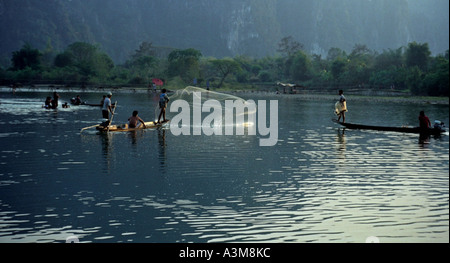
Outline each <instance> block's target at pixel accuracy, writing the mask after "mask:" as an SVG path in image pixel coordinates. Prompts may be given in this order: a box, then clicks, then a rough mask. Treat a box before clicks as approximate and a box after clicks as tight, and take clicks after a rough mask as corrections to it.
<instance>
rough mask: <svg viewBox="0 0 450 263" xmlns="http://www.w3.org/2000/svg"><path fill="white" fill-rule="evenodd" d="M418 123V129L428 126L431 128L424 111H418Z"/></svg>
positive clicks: (424, 128)
mask: <svg viewBox="0 0 450 263" xmlns="http://www.w3.org/2000/svg"><path fill="white" fill-rule="evenodd" d="M419 125H420V129H423V130H426V129H428V128H431V122H430V119H429V118H428V116H427V115H425V112H424V111H421V112H420V113H419Z"/></svg>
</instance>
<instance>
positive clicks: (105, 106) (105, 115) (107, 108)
mask: <svg viewBox="0 0 450 263" xmlns="http://www.w3.org/2000/svg"><path fill="white" fill-rule="evenodd" d="M111 97H112V93H111V92H110V93H109V94H108V95H107V96H106V98H105V101H104V102H103V108H102V116H103V118H104V119H107V120H109V112H111V117H112V115H114V112H113V110H112V102H111Z"/></svg>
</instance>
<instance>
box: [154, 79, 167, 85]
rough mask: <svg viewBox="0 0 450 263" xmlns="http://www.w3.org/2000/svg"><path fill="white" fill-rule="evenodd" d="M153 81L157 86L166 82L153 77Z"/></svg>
mask: <svg viewBox="0 0 450 263" xmlns="http://www.w3.org/2000/svg"><path fill="white" fill-rule="evenodd" d="M152 82H153V83H155V85H156V86H162V85H164V82H163V81H162V80H160V79H152Z"/></svg>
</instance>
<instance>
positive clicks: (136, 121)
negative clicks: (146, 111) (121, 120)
mask: <svg viewBox="0 0 450 263" xmlns="http://www.w3.org/2000/svg"><path fill="white" fill-rule="evenodd" d="M141 123H142V125H144V129H145V128H146V127H145V122H144V121H143V120H142V119H141V118H140V117H139V116H138V111H136V110H135V111H133V115H132V116H131V117H130V118H128V127H129V128H139V126H141Z"/></svg>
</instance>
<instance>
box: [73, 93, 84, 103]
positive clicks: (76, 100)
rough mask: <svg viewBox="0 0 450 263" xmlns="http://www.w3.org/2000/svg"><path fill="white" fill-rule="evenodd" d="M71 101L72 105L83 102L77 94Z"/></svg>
mask: <svg viewBox="0 0 450 263" xmlns="http://www.w3.org/2000/svg"><path fill="white" fill-rule="evenodd" d="M72 103H73V104H74V105H81V104H83V102H82V101H81V97H80V95H77V97H76V98H75V99H72Z"/></svg>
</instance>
